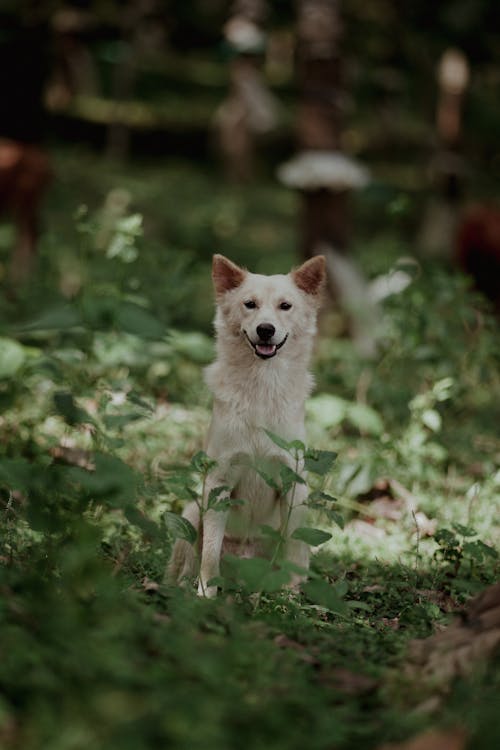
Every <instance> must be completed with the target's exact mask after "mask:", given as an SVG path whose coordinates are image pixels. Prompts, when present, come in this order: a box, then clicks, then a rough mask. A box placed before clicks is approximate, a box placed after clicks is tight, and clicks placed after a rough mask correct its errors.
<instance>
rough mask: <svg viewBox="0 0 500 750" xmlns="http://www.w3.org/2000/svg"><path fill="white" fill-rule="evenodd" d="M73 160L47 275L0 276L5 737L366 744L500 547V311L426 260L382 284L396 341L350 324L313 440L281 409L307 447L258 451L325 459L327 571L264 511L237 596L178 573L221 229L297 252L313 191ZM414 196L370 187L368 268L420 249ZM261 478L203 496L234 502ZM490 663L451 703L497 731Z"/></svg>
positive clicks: (58, 200)
mask: <svg viewBox="0 0 500 750" xmlns="http://www.w3.org/2000/svg"><path fill="white" fill-rule="evenodd" d="M56 165H57V166H58V168H59V170H60V172H61V174H62V175H64V184H61V183H59V184H56V185H55V187H54V192H53V193H52V195H51V196H49V211H50V216H51V221H52V224H53V227H54V228H53V229H52V230H51V229H50V227H49V230H48V231H47V232H46V233H45V234H44V236H43V238H42V243H41V263H40V274H39V277H37V285H36V287H35V286H34V287H33V288H30V289H29V290H26V292H22V291H21V292H20V296H19V299H18V300H17V302H8V301H7V297H6V296H4V297H2V300H1V301H0V313H1V316H2V319H1V338H0V520H1V523H0V591H1V603H0V631H1V634H2V636H1V643H0V694H1V696H2V697H1V699H0V747H2V748H3V747H5V748H6V749H7V750H20V749H21V748H22V750H38V748H40V747H47V748H61V750H69V749H70V748H71V750H79V748H82V750H83V748H85V749H87V748H89V747H92V748H96V750H100V748H102V750H115V749H116V750H128V749H129V750H147V749H149V748H157V747H163V746H165V747H172V748H174V749H177V748H179V749H183V748H186V749H187V748H189V749H190V750H191V748H200V749H201V748H203V750H205V749H206V748H208V750H212V748H213V749H214V750H215V749H216V750H224V748H227V749H228V750H229V748H234V747H237V746H238V747H239V746H240V745H242V746H244V747H245V748H249V750H259V749H260V748H263V747H265V748H269V749H270V750H285V749H286V750H288V749H289V748H292V749H293V748H304V747H307V748H312V750H326V748H331V747H336V748H339V749H340V750H354V749H355V748H356V749H357V748H361V747H377V746H379V745H382V744H383V743H386V742H388V741H391V740H394V741H398V740H400V739H401V738H402V737H404V736H407V735H409V734H410V733H411V732H413V731H416V730H417V729H419V728H420V727H421V726H422V724H427V723H428V722H427V719H425V718H424V719H423V718H422V717H421V716H420V717H418V716H416V715H414V714H412V712H411V708H412V706H411V705H409V704H408V703H407V702H406V697H405V695H403V694H401V695H398V702H397V703H395V702H394V698H393V697H392V693H391V691H390V689H389V688H390V685H391V681H392V680H393V679H394V673H400V672H401V668H402V665H403V662H404V658H405V652H406V645H407V643H408V641H409V640H411V639H412V638H415V637H425V636H427V635H429V634H431V633H432V632H433V630H434V629H435V628H436V626H439V627H443V626H445V625H446V624H447V622H449V619H450V610H453V609H456V608H458V607H460V605H461V604H462V603H463V602H464V601H466V599H467V598H468V597H469V596H470V595H471V594H473V593H475V592H476V591H479V590H480V589H482V588H484V587H485V586H486V585H487V584H489V583H491V582H493V581H495V580H498V577H499V574H500V567H499V559H498V552H497V550H498V541H499V527H498V521H499V513H498V510H499V507H498V497H499V492H500V473H499V471H498V449H499V446H498V403H500V382H499V378H498V362H499V357H498V335H497V330H496V323H495V322H494V320H493V318H492V317H491V316H490V315H489V313H488V311H487V309H486V308H485V306H484V304H483V303H482V302H481V301H479V300H478V298H477V297H476V296H475V295H474V294H473V293H472V292H471V291H470V290H469V289H468V287H467V284H466V283H465V282H464V281H463V280H462V279H461V278H459V277H457V276H456V275H454V274H452V273H451V272H450V271H449V270H447V269H444V268H441V267H438V266H434V265H432V266H430V265H429V267H428V268H422V269H421V272H419V273H420V275H419V276H418V278H416V279H415V281H414V282H413V284H412V285H411V286H410V287H409V288H408V289H407V290H406V291H405V292H404V293H402V294H401V295H399V296H396V297H394V298H392V299H390V300H388V301H387V303H386V306H385V312H386V323H385V325H386V328H385V339H384V342H383V350H382V352H381V356H380V357H379V358H378V359H377V360H376V361H374V362H372V363H366V362H364V361H362V360H361V359H360V358H359V357H358V356H357V355H356V353H355V351H354V350H353V348H352V346H351V345H350V344H349V342H348V341H346V340H345V339H342V338H340V337H334V336H332V335H330V331H329V329H328V333H327V334H325V335H324V336H323V338H322V339H321V341H320V343H319V351H318V358H317V361H316V365H315V369H316V373H317V380H318V388H317V395H316V396H314V397H313V398H312V400H311V402H310V406H308V420H307V422H308V425H307V426H308V436H307V440H304V441H301V440H296V439H291V438H294V437H295V436H287V438H289V439H283V437H281V436H279V435H274V434H271V433H268V437H269V439H270V441H271V442H272V443H274V445H275V446H276V449H277V450H276V452H277V453H280V452H282V454H283V459H286V463H285V462H279V461H275V462H272V463H271V464H268V463H266V462H263V463H257V465H256V467H255V469H256V470H257V471H259V473H260V474H261V476H262V477H263V478H264V480H265V481H267V482H268V483H269V484H270V486H272V487H273V488H274V489H276V491H277V492H279V493H284V492H289V493H293V492H294V488H297V487H299V486H300V487H301V488H302V487H303V485H302V482H303V481H304V477H303V476H302V474H303V470H304V469H305V470H307V472H308V483H309V485H310V490H309V493H308V495H307V499H306V505H307V513H308V518H307V521H306V522H305V523H306V524H307V526H304V527H301V528H299V529H297V530H295V531H294V533H293V534H294V537H295V538H296V539H297V538H300V539H302V540H303V541H304V542H306V543H308V544H310V545H312V546H313V547H314V549H313V553H314V554H313V556H312V565H311V571H310V573H309V578H308V580H307V581H304V582H303V583H302V584H301V589H300V591H298V592H295V591H293V592H292V591H290V590H289V589H287V588H286V583H287V582H289V581H290V579H291V578H292V576H295V577H297V576H298V577H300V576H301V574H303V571H300V570H299V569H295V568H294V567H293V566H291V565H290V564H287V563H286V562H284V561H283V560H282V559H281V558H282V555H281V552H282V549H283V545H284V544H285V539H284V535H283V533H282V530H278V529H273V528H270V527H263V528H262V529H261V534H262V539H263V541H264V542H265V543H266V544H268V545H269V549H270V550H271V559H269V560H264V559H262V560H261V559H249V560H245V559H243V560H241V559H239V558H234V557H231V556H226V558H225V560H224V563H223V566H222V570H221V577H220V580H218V581H216V583H217V585H218V586H219V587H220V595H219V597H218V599H217V600H215V601H208V600H204V599H201V598H200V599H199V598H197V597H196V596H195V595H194V593H193V592H192V591H191V590H189V589H187V590H177V589H174V588H169V587H167V586H166V585H165V584H164V583H162V582H163V579H164V572H165V567H166V563H167V560H168V557H169V554H170V550H171V546H172V543H173V541H174V540H175V539H179V538H180V539H183V540H185V541H187V542H188V543H191V544H195V545H196V543H197V539H196V531H195V529H194V528H193V527H192V526H191V524H189V522H187V521H186V520H185V519H181V517H180V515H179V511H180V510H181V509H182V508H183V506H184V505H185V503H186V502H191V501H196V500H198V501H199V499H200V497H201V495H202V492H203V483H204V482H206V480H207V478H208V477H209V475H210V472H211V471H212V470H213V468H214V466H213V462H212V461H211V459H210V458H209V457H208V456H207V455H206V454H205V453H204V452H202V451H201V445H202V436H203V435H204V434H205V432H206V428H207V422H208V414H209V410H208V406H207V395H206V393H205V391H204V390H203V386H202V375H201V367H202V366H203V365H204V364H205V363H207V362H208V361H210V359H211V357H212V353H213V345H212V342H211V338H210V337H209V336H207V335H206V332H207V331H208V330H209V325H210V322H209V321H210V317H211V314H212V303H211V296H210V291H209V285H210V281H209V270H208V260H209V255H210V254H211V252H212V251H213V250H214V249H217V250H220V251H222V252H226V253H227V254H228V255H230V256H231V257H234V258H235V260H237V261H238V262H241V263H246V264H247V265H248V266H249V267H251V268H252V269H255V270H258V271H259V272H270V271H280V270H283V268H286V267H287V266H291V265H292V264H293V263H294V262H295V260H296V259H293V258H291V257H290V247H292V245H293V241H292V237H291V232H292V225H293V222H292V221H291V218H292V215H293V196H291V195H289V194H287V193H285V192H284V191H283V190H282V189H281V188H274V187H271V186H269V185H268V184H261V183H258V184H256V185H252V186H251V187H250V188H249V189H247V188H244V187H242V188H239V187H238V188H237V189H234V188H227V187H226V186H224V185H223V184H222V183H221V182H220V180H217V181H214V180H213V177H212V176H211V175H210V173H209V170H206V169H204V170H203V171H201V170H200V171H196V170H194V169H192V168H191V167H187V166H184V165H162V168H161V170H154V169H153V168H152V167H148V166H147V165H142V166H136V167H135V168H133V169H131V170H130V172H127V173H123V172H121V171H119V168H118V167H116V166H115V165H106V168H105V169H104V168H103V167H102V166H101V165H100V164H99V163H98V160H95V159H93V158H91V157H90V156H88V157H87V156H86V158H85V159H84V160H81V159H79V158H78V157H77V156H76V155H72V154H69V153H67V154H62V155H61V154H60V155H56ZM116 184H120V185H122V186H123V187H124V188H125V189H126V190H128V191H130V193H131V194H132V193H133V198H134V202H133V210H132V212H131V213H129V212H125V214H123V215H121V216H120V217H117V216H114V217H113V216H110V214H109V210H108V209H109V204H108V208H107V209H106V210H104V205H105V199H106V196H107V195H108V194H109V192H110V191H111V190H112V189H113V187H115V186H116ZM85 191H87V193H88V194H87V195H86V196H85V195H83V193H85ZM166 196H167V198H168V199H166ZM172 196H175V200H173V199H170V198H171V197H172ZM393 197H394V196H393ZM396 198H397V196H395V197H394V201H393V202H392V203H391V202H390V201H389V203H390V204H391V207H390V211H389V212H387V213H384V212H383V211H382V210H381V208H380V205H378V204H377V206H375V207H374V204H372V206H371V207H370V205H369V202H370V200H372V199H373V195H372V196H371V197H370V196H368V195H366V196H364V197H362V198H361V200H362V201H365V203H364V205H363V206H362V207H361V209H362V210H363V211H365V212H366V214H367V215H368V219H369V221H368V223H367V226H369V227H370V236H367V237H366V238H363V237H361V239H360V243H361V244H362V247H360V248H359V251H360V255H361V258H362V259H363V261H366V262H365V265H366V268H367V269H368V271H369V272H370V273H373V274H375V273H378V272H383V271H384V270H386V267H387V265H388V264H389V263H390V262H393V261H394V260H395V257H398V255H400V254H401V253H404V254H406V253H407V252H408V251H409V246H408V245H406V244H405V242H406V240H405V238H404V237H403V235H402V228H401V227H402V226H403V224H402V221H403V218H404V217H405V216H407V215H408V214H409V213H410V212H411V205H410V204H411V201H406V202H405V201H404V200H402V201H399V203H398V202H397V201H396ZM82 200H85V201H87V203H88V205H89V209H88V210H85V211H82V212H80V213H79V217H78V222H79V229H78V232H75V229H74V226H73V218H72V216H73V214H74V208H75V206H76V205H79V204H80V203H81V202H82ZM384 200H385V199H384ZM71 201H72V203H71ZM68 205H69V206H70V207H69V209H68ZM384 210H385V209H384ZM106 212H107V213H106ZM138 212H139V213H141V214H143V215H144V222H141V221H140V220H139V217H138V215H137V214H138ZM370 212H372V214H373V215H374V214H376V217H375V218H376V221H377V222H378V224H377V226H378V227H379V229H378V231H377V232H374V239H372V238H371V226H372V225H371V224H370V221H372V222H373V221H374V218H373V216H372V215H371V214H370ZM370 216H371V219H370ZM380 216H382V218H383V220H384V228H383V229H384V231H387V226H388V227H390V228H392V229H391V231H392V232H393V234H392V235H391V236H390V237H385V236H384V235H383V233H382V232H381V231H380V226H379V224H380ZM391 217H392V218H391ZM128 219H129V220H128ZM396 219H397V220H398V222H401V223H398V224H395V223H391V222H395V221H396ZM363 226H365V225H364V224H363ZM56 230H57V231H56ZM375 242H377V243H378V244H377V245H376V246H375V244H374V243H375ZM1 249H3V245H2V248H0V250H1ZM375 250H376V252H375ZM391 253H392V254H393V256H394V257H392V256H391ZM200 329H201V330H202V331H205V333H202V332H200ZM310 445H314V446H317V449H316V450H312V449H310V448H309V447H308V446H310ZM337 453H338V456H337ZM380 480H384V482H385V484H384V482H382V484H381V482H380ZM380 486H382V487H383V489H380ZM295 491H297V490H296V489H295ZM377 493H379V494H381V495H382V497H381V498H380V497H378V496H377ZM384 493H385V494H384ZM379 500H382V509H383V510H384V509H387V506H388V505H389V506H390V510H391V511H392V510H393V509H394V506H395V509H396V511H397V513H399V515H397V514H396V517H393V516H388V515H384V513H383V512H381V511H380V510H377V508H378V506H377V501H379ZM241 502H244V498H243V499H237V498H230V497H228V495H227V488H226V487H215V488H214V489H213V490H212V491H211V493H210V495H209V505H210V508H211V509H213V510H216V511H220V512H224V511H226V510H228V508H229V507H231V506H233V505H235V504H238V503H241ZM384 503H385V506H384ZM317 545H321V546H320V549H319V550H318V549H316V546H317ZM273 551H276V552H277V554H276V557H275V560H272V555H273ZM495 674H496V673H495V671H494V665H493V666H492V669H488V668H485V669H484V671H479V672H478V674H477V675H475V676H474V677H473V679H472V682H470V681H467V682H463V683H460V684H458V685H456V686H455V687H454V690H453V692H452V694H451V697H450V699H449V703H446V706H445V707H444V712H445V715H446V718H447V720H449V721H450V723H452V724H453V723H456V722H457V721H459V722H462V721H463V722H464V723H465V724H466V726H467V727H468V728H469V729H470V732H471V737H472V738H473V743H474V746H475V747H476V746H477V747H494V746H496V744H498V734H497V724H498V722H496V723H495V721H496V719H495V716H494V711H493V713H492V709H491V706H492V705H494V703H495V700H494V699H495V697H496V693H495V690H498V685H497V682H498V680H496V678H495ZM471 696H472V699H471Z"/></svg>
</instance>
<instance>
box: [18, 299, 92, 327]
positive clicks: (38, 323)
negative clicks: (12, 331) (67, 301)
mask: <svg viewBox="0 0 500 750" xmlns="http://www.w3.org/2000/svg"><path fill="white" fill-rule="evenodd" d="M81 324H82V319H81V316H80V314H79V312H78V310H77V309H76V308H75V307H73V306H72V305H62V306H61V307H54V308H53V309H52V310H47V311H46V312H44V313H42V314H41V315H39V316H38V318H35V319H34V320H32V321H29V322H28V323H25V324H24V325H22V326H20V329H21V330H23V331H52V330H60V331H63V330H67V329H68V328H75V327H77V326H80V325H81Z"/></svg>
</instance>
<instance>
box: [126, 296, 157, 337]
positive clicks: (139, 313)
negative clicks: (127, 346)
mask: <svg viewBox="0 0 500 750" xmlns="http://www.w3.org/2000/svg"><path fill="white" fill-rule="evenodd" d="M115 323H116V325H117V326H118V328H122V329H123V330H124V331H127V333H134V334H135V335H136V336H140V337H141V338H146V339H161V338H163V336H164V335H165V326H164V325H163V324H162V323H160V321H159V320H157V319H156V318H154V317H153V316H152V315H151V313H149V312H148V311H147V310H144V309H143V308H142V307H139V306H138V305H134V304H132V303H131V302H121V303H120V304H119V306H118V308H117V310H116V312H115Z"/></svg>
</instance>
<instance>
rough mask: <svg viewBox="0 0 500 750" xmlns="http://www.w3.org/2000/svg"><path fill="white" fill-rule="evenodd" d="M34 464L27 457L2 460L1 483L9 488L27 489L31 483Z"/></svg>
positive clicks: (0, 465)
mask: <svg viewBox="0 0 500 750" xmlns="http://www.w3.org/2000/svg"><path fill="white" fill-rule="evenodd" d="M32 474H33V465H32V464H31V463H30V462H29V461H26V459H25V458H2V459H1V460H0V485H3V486H4V487H6V488H7V489H9V490H27V489H28V488H29V486H30V483H31V477H32Z"/></svg>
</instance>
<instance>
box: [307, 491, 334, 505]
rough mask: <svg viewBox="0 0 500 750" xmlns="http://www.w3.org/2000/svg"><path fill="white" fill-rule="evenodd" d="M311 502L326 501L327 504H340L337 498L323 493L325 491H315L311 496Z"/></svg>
mask: <svg viewBox="0 0 500 750" xmlns="http://www.w3.org/2000/svg"><path fill="white" fill-rule="evenodd" d="M308 499H309V500H324V501H325V502H327V503H338V500H337V498H336V497H333V495H329V494H328V493H327V492H323V490H313V491H312V492H311V493H310V495H309V498H308Z"/></svg>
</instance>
